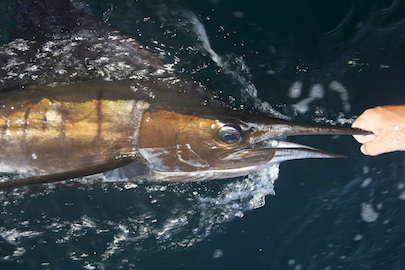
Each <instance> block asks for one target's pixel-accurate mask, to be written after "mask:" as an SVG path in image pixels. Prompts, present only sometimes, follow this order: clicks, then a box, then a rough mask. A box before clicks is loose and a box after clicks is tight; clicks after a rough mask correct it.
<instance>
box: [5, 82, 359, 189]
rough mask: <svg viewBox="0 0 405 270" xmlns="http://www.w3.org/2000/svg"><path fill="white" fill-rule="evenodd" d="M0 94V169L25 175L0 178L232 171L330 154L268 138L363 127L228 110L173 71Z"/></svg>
mask: <svg viewBox="0 0 405 270" xmlns="http://www.w3.org/2000/svg"><path fill="white" fill-rule="evenodd" d="M0 100H1V102H0V119H1V123H0V125H1V126H2V128H1V143H0V153H1V154H0V171H2V172H7V173H14V174H19V175H24V176H27V177H28V178H25V179H24V178H23V180H21V179H18V180H14V182H11V181H9V182H3V183H0V187H2V185H3V186H4V187H8V186H10V185H11V186H17V185H19V184H18V181H23V182H21V183H24V185H26V184H27V183H29V184H33V183H42V182H53V181H60V180H65V179H69V178H72V177H81V176H85V175H92V174H96V173H104V174H105V175H106V176H107V177H110V178H114V179H117V178H134V177H138V178H146V179H155V180H166V181H197V180H211V179H221V178H229V177H236V176H241V175H246V174H249V173H251V172H254V171H258V170H260V169H263V168H265V167H267V166H269V165H271V164H274V163H279V162H282V161H284V160H290V159H300V158H310V157H339V156H340V155H337V154H333V153H330V152H326V151H322V150H317V149H313V148H310V147H305V146H300V145H297V144H292V143H287V142H283V141H278V140H276V139H278V138H281V137H284V136H288V135H300V134H355V133H357V134H360V133H364V132H363V131H360V130H355V129H350V128H343V127H329V126H319V125H314V124H303V123H297V122H292V121H287V120H283V119H278V118H273V117H270V116H268V115H263V114H257V113H250V112H245V111H240V110H236V109H235V108H232V107H229V106H224V105H223V103H222V101H220V100H219V99H218V98H217V96H216V95H215V94H214V93H213V92H211V91H210V90H209V89H207V88H206V87H204V86H203V85H201V84H200V83H199V82H196V81H194V80H191V79H187V78H180V77H177V76H175V75H172V76H163V77H161V76H150V77H146V78H142V79H132V80H126V81H116V82H103V81H90V82H86V83H78V84H71V85H66V86H58V87H51V86H35V85H33V86H27V87H25V88H24V89H21V90H13V91H5V92H2V93H0ZM27 179H28V180H27Z"/></svg>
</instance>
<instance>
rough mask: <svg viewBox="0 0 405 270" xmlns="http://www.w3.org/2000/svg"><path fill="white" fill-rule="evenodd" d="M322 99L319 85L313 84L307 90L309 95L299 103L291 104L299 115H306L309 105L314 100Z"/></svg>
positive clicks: (321, 88)
mask: <svg viewBox="0 0 405 270" xmlns="http://www.w3.org/2000/svg"><path fill="white" fill-rule="evenodd" d="M323 97H324V90H323V86H322V85H321V84H314V85H312V86H311V89H310V90H309V95H308V97H307V98H305V99H303V100H301V101H300V102H298V103H296V104H293V107H294V108H295V109H296V110H297V111H298V112H299V113H301V114H303V113H306V112H307V111H308V110H309V104H310V103H311V102H313V101H314V100H315V99H321V98H323Z"/></svg>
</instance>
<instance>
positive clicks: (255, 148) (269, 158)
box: [218, 140, 347, 168]
mask: <svg viewBox="0 0 405 270" xmlns="http://www.w3.org/2000/svg"><path fill="white" fill-rule="evenodd" d="M222 155H223V156H222ZM221 156H222V157H219V158H218V161H219V162H220V163H222V165H225V164H235V165H236V164H238V165H239V166H241V165H242V164H244V165H245V166H246V167H248V166H252V165H253V166H257V168H263V167H267V166H270V165H272V164H279V163H281V162H283V161H288V160H296V159H307V158H346V157H347V156H345V155H341V154H337V153H334V152H330V151H325V150H321V149H317V148H313V147H310V146H306V145H301V144H297V143H292V142H287V141H281V140H266V141H263V142H259V143H256V144H254V145H251V146H249V147H246V148H242V149H239V150H237V151H234V152H232V153H229V152H228V153H223V154H221ZM242 166H243V165H242ZM245 166H243V167H245Z"/></svg>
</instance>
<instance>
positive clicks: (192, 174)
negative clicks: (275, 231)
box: [138, 109, 363, 181]
mask: <svg viewBox="0 0 405 270" xmlns="http://www.w3.org/2000/svg"><path fill="white" fill-rule="evenodd" d="M361 132H363V131H359V130H355V129H351V128H344V127H333V126H320V125H316V124H305V123H299V122H293V121H288V120H284V119H278V118H274V117H270V116H268V115H264V114H256V113H250V112H244V111H235V110H231V109H229V110H218V111H216V112H215V113H214V112H211V113H206V112H205V113H204V114H198V113H193V114H184V113H177V112H172V111H164V110H157V111H148V112H146V113H145V114H144V116H143V119H142V121H141V126H140V130H139V136H138V143H139V152H140V154H141V155H142V157H143V158H144V159H145V160H146V162H147V163H148V164H149V167H150V169H151V171H153V172H154V177H155V178H157V179H159V180H162V179H163V180H171V179H175V180H176V181H179V178H181V180H184V181H195V180H208V179H222V178H230V177H238V176H242V175H247V174H249V173H252V172H255V171H259V170H261V169H263V168H265V167H267V166H270V165H271V164H275V163H280V162H282V161H286V160H292V159H303V158H335V157H343V156H342V155H339V154H335V153H332V152H328V151H323V150H319V149H315V148H312V147H308V146H304V145H299V144H295V143H291V142H286V141H283V140H280V139H281V138H283V137H285V136H288V135H299V134H354V133H361Z"/></svg>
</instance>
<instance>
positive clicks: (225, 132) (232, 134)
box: [218, 126, 242, 144]
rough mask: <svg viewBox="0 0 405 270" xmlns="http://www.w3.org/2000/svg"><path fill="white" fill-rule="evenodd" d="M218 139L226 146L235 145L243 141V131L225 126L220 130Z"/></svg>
mask: <svg viewBox="0 0 405 270" xmlns="http://www.w3.org/2000/svg"><path fill="white" fill-rule="evenodd" d="M218 137H219V139H220V140H221V141H223V142H224V143H226V144H235V143H238V142H240V140H241V139H242V131H240V130H239V129H238V128H235V127H233V126H223V127H221V128H220V129H219V130H218Z"/></svg>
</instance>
